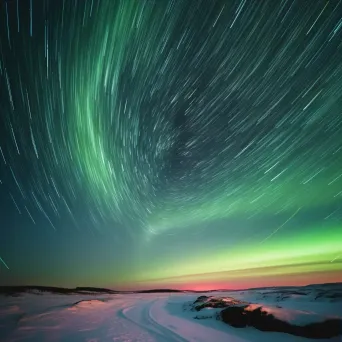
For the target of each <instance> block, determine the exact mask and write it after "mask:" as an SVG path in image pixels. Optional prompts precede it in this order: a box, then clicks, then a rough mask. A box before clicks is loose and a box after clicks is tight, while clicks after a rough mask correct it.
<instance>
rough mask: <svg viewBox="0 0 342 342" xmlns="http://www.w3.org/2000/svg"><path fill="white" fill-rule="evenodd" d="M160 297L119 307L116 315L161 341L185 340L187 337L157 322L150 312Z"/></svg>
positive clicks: (176, 341) (179, 341)
mask: <svg viewBox="0 0 342 342" xmlns="http://www.w3.org/2000/svg"><path fill="white" fill-rule="evenodd" d="M159 300H160V299H155V300H153V301H144V303H141V302H140V303H139V304H138V305H134V306H131V307H128V308H124V309H121V310H120V311H119V312H118V315H119V316H121V317H122V318H125V319H127V320H129V321H130V322H133V323H135V324H136V325H138V326H139V327H141V328H143V329H145V330H147V331H148V332H149V333H150V334H153V335H154V336H155V337H156V339H158V340H159V339H162V341H165V342H166V341H175V342H186V341H188V340H187V339H185V338H183V337H182V336H180V335H179V334H177V333H176V332H174V331H173V330H171V329H169V328H167V327H165V326H163V325H161V324H159V323H158V322H157V321H156V319H155V318H154V316H153V314H152V309H153V307H154V305H155V304H156V302H158V301H159Z"/></svg>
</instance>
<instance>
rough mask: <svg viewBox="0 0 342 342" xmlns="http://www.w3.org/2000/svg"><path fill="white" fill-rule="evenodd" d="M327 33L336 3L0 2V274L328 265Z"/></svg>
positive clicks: (332, 150)
mask: <svg viewBox="0 0 342 342" xmlns="http://www.w3.org/2000/svg"><path fill="white" fill-rule="evenodd" d="M341 38H342V4H341V2H338V1H331V2H329V3H327V2H325V1H316V2H315V3H314V4H313V5H312V6H307V4H305V2H303V1H282V2H275V1H271V0H269V1H263V2H255V1H251V0H242V1H229V2H228V1H223V0H222V1H215V2H208V1H204V0H203V1H200V0H196V1H192V0H191V1H178V0H176V1H144V0H139V1H138V0H127V1H126V0H125V1H123V0H122V1H119V0H115V1H114V0H101V1H100V0H99V1H96V0H86V1H81V2H80V1H63V0H58V1H52V0H51V1H49V0H31V1H24V0H22V1H20V0H19V1H2V2H1V6H0V147H1V150H0V217H1V221H0V233H1V235H0V257H1V260H0V272H1V273H0V275H1V276H0V285H1V284H38V285H44V284H46V285H56V286H107V287H118V288H134V287H150V286H159V285H163V286H176V287H182V288H185V287H186V286H190V287H197V288H198V286H200V285H201V284H202V283H203V284H204V283H205V284H206V285H205V286H209V285H210V284H212V286H216V285H217V286H225V285H227V286H235V287H239V286H246V284H247V285H248V284H250V285H251V286H252V285H255V284H257V283H258V284H260V285H262V284H272V282H273V283H277V284H278V283H279V282H280V283H284V282H286V283H291V282H293V283H296V284H300V283H310V282H317V281H318V280H319V279H322V281H337V280H341V279H340V275H339V271H340V270H341V255H342V250H341V247H340V246H338V244H337V241H338V239H339V238H340V237H341V236H340V234H341V233H340V232H341V227H340V221H341V218H342V205H341V199H342V173H341V170H342V145H341V136H342V135H341V133H342V132H341V127H342V115H341V110H340V108H341V106H342V82H341V80H342V62H341V61H342V44H341V41H342V39H341ZM317 251H319V253H318V252H317ZM252 266H253V267H252ZM250 267H252V269H250ZM236 272H240V273H239V277H237V276H236V274H237V273H236ZM211 273H212V275H209V274H211ZM249 275H250V276H249ZM280 275H281V277H280ZM277 276H279V279H280V278H281V280H279V281H278V280H277ZM208 282H209V283H208ZM210 282H211V283H210ZM208 284H209V285H208ZM215 284H216V285H215ZM203 286H204V285H203ZM210 286H211V285H210Z"/></svg>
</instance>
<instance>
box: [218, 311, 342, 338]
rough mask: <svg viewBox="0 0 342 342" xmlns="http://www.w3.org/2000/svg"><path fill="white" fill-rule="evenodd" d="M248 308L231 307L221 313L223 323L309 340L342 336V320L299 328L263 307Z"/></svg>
mask: <svg viewBox="0 0 342 342" xmlns="http://www.w3.org/2000/svg"><path fill="white" fill-rule="evenodd" d="M247 307H248V305H247V306H230V307H227V308H225V309H223V310H222V311H221V319H222V321H223V322H225V323H227V324H229V325H231V326H233V327H236V328H244V327H247V326H250V327H254V328H256V329H258V330H261V331H272V332H282V333H287V334H291V335H296V336H301V337H307V338H317V339H320V338H332V337H336V336H339V335H341V334H342V320H341V319H328V320H326V321H323V322H319V323H310V324H307V325H303V326H299V325H294V324H290V323H288V322H285V321H282V320H280V319H278V318H276V317H274V316H273V315H272V314H269V313H267V312H265V311H262V307H258V308H256V309H254V310H250V309H248V310H246V308H247Z"/></svg>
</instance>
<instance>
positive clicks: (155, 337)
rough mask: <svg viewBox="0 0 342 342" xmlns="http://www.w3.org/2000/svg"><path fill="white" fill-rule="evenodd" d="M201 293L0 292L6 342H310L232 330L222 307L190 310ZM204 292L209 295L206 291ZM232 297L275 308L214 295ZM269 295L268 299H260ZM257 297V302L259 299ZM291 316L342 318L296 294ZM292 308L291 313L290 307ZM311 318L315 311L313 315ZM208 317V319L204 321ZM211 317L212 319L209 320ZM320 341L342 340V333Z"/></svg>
mask: <svg viewBox="0 0 342 342" xmlns="http://www.w3.org/2000/svg"><path fill="white" fill-rule="evenodd" d="M200 295H201V294H189V293H179V294H170V293H157V294H156V293H152V294H147V293H144V294H137V293H132V294H113V295H108V294H106V295H104V294H94V295H89V294H88V295H82V294H78V295H57V294H49V293H46V294H43V295H36V294H30V293H26V294H24V295H22V296H18V297H5V296H0V341H1V342H16V341H23V342H26V341H30V342H40V341H41V342H43V341H49V342H50V341H51V342H55V341H56V342H57V341H62V342H80V341H84V342H107V341H117V342H119V341H122V342H128V341H131V342H133V341H136V342H138V341H141V342H148V341H150V342H169V341H176V342H177V341H180V342H182V341H191V342H192V341H193V342H195V341H196V342H201V341H203V342H208V341H209V342H220V341H229V342H244V341H246V342H247V341H252V342H253V341H254V342H259V341H260V342H261V341H262V342H264V341H266V342H267V341H277V342H283V341H284V342H286V341H293V342H297V341H298V342H305V341H310V340H309V339H307V338H302V337H296V336H292V335H288V334H283V333H273V332H262V331H258V330H256V329H254V328H243V329H238V328H233V327H231V326H229V325H227V324H225V323H223V322H222V321H219V320H217V319H216V318H215V313H216V312H218V311H219V309H215V308H214V309H212V308H205V309H203V310H201V311H200V312H196V311H191V310H189V309H187V303H189V304H188V305H189V306H188V307H190V305H191V303H193V301H194V300H196V298H197V297H199V296H200ZM205 295H208V293H206V294H205ZM212 295H214V296H222V295H224V296H231V297H234V298H236V299H240V300H248V301H249V302H253V299H254V303H258V305H263V306H264V307H265V308H269V309H268V310H273V311H274V310H276V309H275V308H276V305H275V304H276V303H277V300H276V298H275V297H274V296H273V297H271V298H270V297H269V296H263V297H260V291H259V292H256V291H254V292H253V291H249V292H247V293H239V292H229V293H226V292H224V293H213V294H212ZM262 298H264V299H263V300H261V299H262ZM257 299H258V300H257ZM281 306H282V308H283V309H284V310H283V311H281V310H278V309H277V310H276V313H277V315H285V316H286V315H288V317H289V318H290V319H293V317H295V313H300V319H301V320H302V319H303V316H304V317H305V321H308V313H310V314H311V313H312V314H313V317H314V318H313V320H315V319H317V315H323V316H331V315H333V316H334V317H341V316H342V304H341V301H337V302H331V301H318V302H314V301H308V300H306V301H305V300H304V299H301V298H297V297H296V296H294V297H293V298H288V299H287V300H286V301H283V302H282V303H281ZM286 310H287V311H286ZM310 316H311V315H310ZM203 317H205V318H204V319H203ZM208 317H209V318H208ZM319 341H334V342H335V341H336V342H337V341H342V339H341V337H338V338H333V339H330V340H319Z"/></svg>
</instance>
